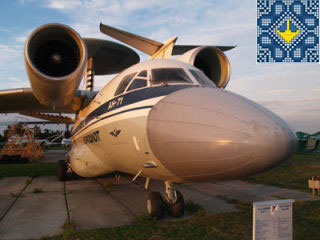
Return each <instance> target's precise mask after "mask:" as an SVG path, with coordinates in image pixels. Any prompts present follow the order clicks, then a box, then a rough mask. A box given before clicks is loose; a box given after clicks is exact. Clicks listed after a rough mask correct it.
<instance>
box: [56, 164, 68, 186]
mask: <svg viewBox="0 0 320 240" xmlns="http://www.w3.org/2000/svg"><path fill="white" fill-rule="evenodd" d="M67 171H68V165H67V163H66V161H65V160H59V162H58V176H57V177H58V180H59V181H65V180H67Z"/></svg>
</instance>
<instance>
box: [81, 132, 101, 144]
mask: <svg viewBox="0 0 320 240" xmlns="http://www.w3.org/2000/svg"><path fill="white" fill-rule="evenodd" d="M83 142H84V143H85V144H88V143H95V142H100V137H99V131H95V132H94V133H91V134H89V135H86V136H84V137H83Z"/></svg>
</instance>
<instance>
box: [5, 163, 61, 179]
mask: <svg viewBox="0 0 320 240" xmlns="http://www.w3.org/2000/svg"><path fill="white" fill-rule="evenodd" d="M57 171H58V164H57V163H29V164H0V178H4V177H19V176H29V177H37V176H56V175H57Z"/></svg>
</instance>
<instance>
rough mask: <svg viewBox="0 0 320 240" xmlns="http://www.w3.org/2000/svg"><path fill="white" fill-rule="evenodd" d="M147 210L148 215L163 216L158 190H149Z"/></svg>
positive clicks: (161, 200) (162, 202)
mask: <svg viewBox="0 0 320 240" xmlns="http://www.w3.org/2000/svg"><path fill="white" fill-rule="evenodd" d="M147 211H148V214H149V216H151V217H154V218H156V219H161V218H163V214H164V201H163V198H162V196H161V194H160V193H159V192H151V193H149V195H148V200H147Z"/></svg>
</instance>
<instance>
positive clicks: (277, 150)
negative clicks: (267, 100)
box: [147, 88, 296, 181]
mask: <svg viewBox="0 0 320 240" xmlns="http://www.w3.org/2000/svg"><path fill="white" fill-rule="evenodd" d="M147 134H148V140H149V143H150V147H151V149H152V151H153V153H154V154H155V156H156V157H157V158H158V160H159V161H160V162H161V163H162V164H163V165H164V166H165V167H166V168H167V169H168V170H170V171H171V172H172V173H174V174H175V175H176V176H178V177H179V178H182V179H184V180H187V181H209V180H223V179H230V178H238V177H243V176H248V175H252V174H255V173H258V172H260V171H263V170H266V169H268V168H270V167H272V166H274V165H276V164H278V163H280V162H281V161H284V160H286V159H288V158H289V157H290V156H291V155H292V153H293V152H294V150H295V147H296V138H295V135H294V134H293V132H292V131H291V130H290V128H289V127H288V125H287V124H286V123H285V122H284V121H283V120H282V119H280V118H279V117H278V116H276V115H275V114H273V113H272V112H270V111H269V110H267V109H265V108H264V107H262V106H260V105H258V104H256V103H254V102H252V101H250V100H249V99H246V98H244V97H241V96H239V95H237V94H234V93H230V92H228V91H224V90H220V89H214V88H188V89H183V90H180V91H177V92H174V93H172V94H170V95H168V96H166V97H165V98H163V99H162V100H161V101H159V102H158V103H157V104H156V105H155V106H154V107H153V108H152V110H151V111H150V114H149V116H148V124H147Z"/></svg>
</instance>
